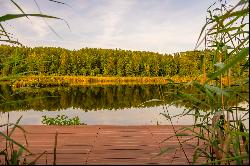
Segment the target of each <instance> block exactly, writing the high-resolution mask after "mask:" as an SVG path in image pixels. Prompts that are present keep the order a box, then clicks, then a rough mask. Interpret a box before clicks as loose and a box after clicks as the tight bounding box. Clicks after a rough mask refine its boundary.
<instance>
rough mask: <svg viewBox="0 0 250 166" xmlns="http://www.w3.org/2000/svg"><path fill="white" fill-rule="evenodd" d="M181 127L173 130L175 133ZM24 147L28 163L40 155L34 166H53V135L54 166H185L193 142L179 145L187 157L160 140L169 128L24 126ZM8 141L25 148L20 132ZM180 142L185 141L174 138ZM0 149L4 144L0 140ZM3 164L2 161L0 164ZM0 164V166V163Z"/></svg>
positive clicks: (175, 142) (174, 142) (175, 145)
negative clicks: (26, 142)
mask: <svg viewBox="0 0 250 166" xmlns="http://www.w3.org/2000/svg"><path fill="white" fill-rule="evenodd" d="M180 127H183V126H175V129H178V128H180ZM23 128H24V129H25V130H26V131H27V133H26V136H27V140H28V146H26V147H27V148H28V149H29V150H30V151H31V152H32V153H33V154H34V155H31V156H28V157H27V159H28V161H32V160H33V159H34V158H36V157H37V156H38V155H39V154H42V153H43V152H45V151H46V153H45V154H44V155H42V157H41V158H39V160H37V162H36V164H49V165H51V164H53V161H54V145H55V135H56V134H55V133H56V131H57V132H58V138H57V146H56V164H58V165H59V164H64V165H65V164H70V165H72V164H77V165H85V164H116V165H117V164H123V165H124V164H126V165H128V164H131V165H135V164H136V165H137V164H140V165H141V164H143V165H144V164H154V165H155V164H168V165H169V164H175V165H176V164H181V165H183V164H185V165H188V164H190V163H189V162H188V160H189V161H190V162H192V156H193V152H194V149H193V147H192V146H190V145H188V144H193V145H195V144H196V143H197V142H196V141H197V140H191V141H188V142H187V143H185V144H183V148H184V150H185V153H186V155H187V157H188V160H187V158H186V157H185V154H184V152H183V150H182V149H181V148H180V146H179V144H178V140H177V138H176V137H173V138H171V139H169V140H167V141H165V142H162V141H163V140H164V139H166V138H168V137H169V136H172V135H174V131H173V129H172V126H167V125H159V126H105V125H99V126H97V125H96V126H95V125H88V126H45V125H26V126H23ZM12 138H13V139H14V140H16V141H17V142H19V143H22V144H23V145H25V139H24V136H23V133H22V132H21V130H19V129H17V130H16V131H15V133H14V134H13V135H12ZM178 138H179V139H180V140H184V139H186V137H185V138H184V137H183V138H182V137H178ZM0 141H1V142H0V145H1V148H2V147H4V145H5V143H4V142H5V141H4V140H3V139H2V138H1V137H0ZM166 147H171V148H170V150H169V151H167V152H166V153H164V154H162V155H158V154H159V153H160V151H161V149H165V148H166ZM2 162H3V161H2ZM0 164H3V163H1V162H0Z"/></svg>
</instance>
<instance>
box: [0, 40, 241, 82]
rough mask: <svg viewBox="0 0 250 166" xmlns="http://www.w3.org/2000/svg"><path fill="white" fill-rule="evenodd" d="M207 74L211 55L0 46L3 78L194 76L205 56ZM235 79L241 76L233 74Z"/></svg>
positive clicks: (211, 64) (211, 61)
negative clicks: (38, 76)
mask: <svg viewBox="0 0 250 166" xmlns="http://www.w3.org/2000/svg"><path fill="white" fill-rule="evenodd" d="M205 54H209V55H210V56H208V57H210V58H206V71H207V72H208V73H211V72H213V70H214V66H213V61H215V59H214V58H216V57H215V56H213V52H212V51H208V50H206V51H186V52H181V53H175V54H174V55H171V54H159V53H153V52H146V51H129V50H120V49H116V50H112V49H97V48H83V49H80V50H73V51H70V50H67V49H63V48H53V47H37V48H28V47H11V46H6V45H1V46H0V75H1V76H10V75H15V76H16V75H18V74H20V75H27V74H29V75H30V74H32V75H34V74H35V75H36V74H41V75H74V76H77V75H82V76H122V77H127V76H140V77H141V76H143V77H145V76H150V77H156V76H169V77H172V76H192V77H197V76H199V75H201V74H202V73H201V71H202V64H203V63H204V58H203V57H204V55H205ZM233 73H234V75H235V76H238V75H240V72H239V71H237V70H235V71H233Z"/></svg>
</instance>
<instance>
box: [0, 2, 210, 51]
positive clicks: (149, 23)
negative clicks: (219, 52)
mask: <svg viewBox="0 0 250 166" xmlns="http://www.w3.org/2000/svg"><path fill="white" fill-rule="evenodd" d="M36 1H37V3H38V4H39V7H40V9H41V10H42V12H43V13H46V14H49V15H53V16H57V17H60V18H63V19H64V20H66V21H67V22H68V24H69V26H70V29H69V28H68V27H67V25H66V24H65V23H64V22H63V21H61V20H53V19H46V20H47V22H48V24H49V25H50V26H52V27H53V28H54V29H55V31H56V32H57V33H58V34H59V35H60V36H61V37H62V38H59V37H58V36H56V35H55V34H54V33H53V32H52V31H51V30H50V29H49V27H48V25H47V24H46V23H45V21H44V20H43V19H40V18H31V20H27V19H25V18H20V19H16V20H14V21H9V22H8V23H5V27H6V29H8V30H9V31H10V32H13V33H14V34H15V35H16V36H17V37H18V39H19V41H21V42H22V43H23V44H24V45H26V46H32V47H34V46H55V47H64V48H68V49H80V48H83V47H96V48H121V49H130V50H145V51H154V52H160V53H174V52H181V51H186V50H193V49H194V46H195V43H196V41H197V38H198V35H199V33H200V31H201V28H202V26H203V25H204V23H205V17H206V10H207V8H208V7H209V6H210V5H211V4H213V2H215V0H62V2H65V3H67V4H68V5H69V6H70V7H69V6H67V5H60V4H56V3H52V2H50V1H48V0H36ZM16 2H17V3H19V4H20V6H22V7H23V10H24V11H25V12H26V13H38V9H37V6H36V4H35V3H34V0H16ZM0 6H1V11H0V14H1V15H4V14H6V13H20V11H18V9H17V8H16V7H15V6H14V5H13V4H11V3H10V1H9V0H0Z"/></svg>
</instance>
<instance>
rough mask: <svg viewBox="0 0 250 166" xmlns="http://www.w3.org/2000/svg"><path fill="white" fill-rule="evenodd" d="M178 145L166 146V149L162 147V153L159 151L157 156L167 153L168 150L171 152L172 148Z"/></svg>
mask: <svg viewBox="0 0 250 166" xmlns="http://www.w3.org/2000/svg"><path fill="white" fill-rule="evenodd" d="M175 148H176V147H172V146H171V147H166V148H164V149H162V148H161V152H160V153H158V154H157V155H156V156H160V155H162V154H164V153H166V152H169V151H170V150H173V149H175Z"/></svg>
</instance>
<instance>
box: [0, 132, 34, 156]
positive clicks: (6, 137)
mask: <svg viewBox="0 0 250 166" xmlns="http://www.w3.org/2000/svg"><path fill="white" fill-rule="evenodd" d="M0 135H2V136H3V137H4V138H5V139H6V140H8V141H10V142H12V143H14V144H16V145H17V146H19V147H20V148H23V149H24V150H25V151H27V152H29V153H31V152H30V151H29V150H28V149H27V148H25V147H24V146H23V145H21V144H19V143H18V142H16V141H15V140H13V139H11V138H10V137H8V136H6V135H5V134H4V133H2V132H1V131H0Z"/></svg>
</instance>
